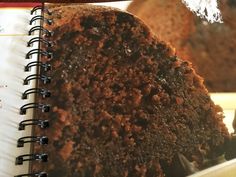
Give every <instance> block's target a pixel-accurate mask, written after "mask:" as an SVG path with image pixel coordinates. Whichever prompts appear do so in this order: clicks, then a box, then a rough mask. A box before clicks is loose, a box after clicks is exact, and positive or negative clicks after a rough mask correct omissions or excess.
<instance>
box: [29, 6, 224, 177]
mask: <svg viewBox="0 0 236 177" xmlns="http://www.w3.org/2000/svg"><path fill="white" fill-rule="evenodd" d="M46 7H48V8H49V10H50V11H52V15H51V16H48V18H52V19H53V24H52V25H45V28H47V29H49V30H51V31H53V32H54V35H53V36H52V37H49V38H48V39H47V40H51V41H53V42H54V45H53V47H52V48H51V49H47V50H51V51H52V52H53V59H52V60H51V61H50V63H51V64H52V66H53V69H52V71H51V73H45V74H50V75H51V77H52V81H51V83H50V84H49V85H48V86H46V87H47V88H48V89H49V90H51V92H52V96H51V98H50V99H48V100H41V99H40V98H38V100H39V101H40V102H46V103H49V104H51V105H52V111H51V112H50V113H40V112H37V116H38V117H43V118H45V119H49V120H50V124H51V127H50V128H49V129H48V130H45V131H44V132H42V130H38V129H36V130H35V133H36V134H44V135H47V136H48V137H49V141H50V143H49V145H48V146H44V147H42V146H38V145H35V146H34V152H47V153H48V154H49V162H48V163H45V164H43V163H33V164H32V166H33V169H34V171H41V170H42V171H47V172H48V174H49V177H92V176H96V177H121V176H122V177H162V176H167V177H169V176H185V175H187V174H189V173H192V172H193V171H191V170H190V172H189V169H185V170H183V169H182V170H178V171H177V172H176V171H175V170H174V169H176V168H177V167H178V166H179V163H178V159H183V158H184V159H187V160H188V161H191V162H194V163H195V164H196V168H197V169H203V168H204V167H205V165H206V164H204V160H205V159H210V160H212V159H215V158H216V157H218V156H219V155H222V154H223V146H224V142H225V141H226V140H227V139H228V133H227V129H226V127H225V125H224V124H223V122H222V119H223V115H222V109H221V108H220V107H218V106H215V105H214V103H213V102H212V101H211V99H210V97H209V95H208V93H207V90H206V88H205V87H204V85H203V83H202V82H203V81H202V78H201V77H199V76H198V75H197V74H196V73H195V71H194V70H193V69H192V67H191V64H190V63H188V62H187V61H182V60H181V59H179V58H177V57H176V56H175V55H174V52H173V51H172V49H171V48H170V47H168V46H167V45H166V44H165V43H163V42H161V41H160V40H159V39H158V38H156V37H155V36H154V35H153V34H152V33H151V32H150V31H149V29H148V28H147V27H146V26H145V25H144V24H143V22H141V21H140V20H139V19H137V18H136V17H134V16H133V15H131V14H128V13H125V12H121V11H119V10H116V9H112V8H105V7H96V6H91V5H71V6H53V5H46ZM46 17H47V16H46ZM42 60H46V59H45V58H43V59H42ZM39 86H40V87H45V86H44V85H42V84H40V85H39ZM173 173H174V174H173Z"/></svg>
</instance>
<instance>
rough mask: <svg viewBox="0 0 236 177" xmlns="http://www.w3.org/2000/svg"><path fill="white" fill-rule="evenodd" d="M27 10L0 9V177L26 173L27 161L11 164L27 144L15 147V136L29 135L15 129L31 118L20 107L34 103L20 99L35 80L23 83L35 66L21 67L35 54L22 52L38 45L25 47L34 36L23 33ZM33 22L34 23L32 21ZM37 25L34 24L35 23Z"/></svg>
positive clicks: (28, 151) (31, 98)
mask: <svg viewBox="0 0 236 177" xmlns="http://www.w3.org/2000/svg"><path fill="white" fill-rule="evenodd" d="M31 18H32V16H31V15H30V10H27V9H9V8H5V9H0V115H1V116H0V177H13V176H15V175H19V174H22V173H23V174H24V173H27V172H28V168H29V164H28V163H24V165H18V166H16V165H15V159H16V157H17V156H19V155H23V154H29V153H30V146H29V143H27V144H26V145H25V147H23V148H17V147H16V146H17V139H19V138H20V137H24V136H29V135H31V128H30V127H28V128H27V129H26V130H25V131H18V124H19V122H20V121H22V120H25V119H32V113H33V111H32V109H31V110H28V111H27V114H26V115H20V114H19V110H20V107H21V106H23V105H24V104H26V103H29V102H34V100H33V95H31V96H30V97H29V99H27V100H22V99H21V95H22V93H23V92H24V91H25V90H26V89H29V88H32V87H35V82H32V81H30V84H29V85H27V86H25V85H23V80H24V79H25V78H26V77H27V76H28V75H30V74H34V73H36V70H35V68H33V69H32V70H31V71H30V72H27V73H26V72H24V66H25V65H27V63H29V62H31V61H36V60H37V56H36V55H34V56H33V57H32V58H31V59H25V55H26V53H27V52H28V51H29V50H31V49H33V48H38V44H35V45H34V46H33V47H27V46H26V44H27V41H28V40H29V39H30V38H32V37H36V35H38V34H35V35H34V36H31V37H29V36H27V33H28V29H29V28H30V27H32V26H30V25H29V19H31ZM34 25H35V24H34ZM37 25H38V24H37Z"/></svg>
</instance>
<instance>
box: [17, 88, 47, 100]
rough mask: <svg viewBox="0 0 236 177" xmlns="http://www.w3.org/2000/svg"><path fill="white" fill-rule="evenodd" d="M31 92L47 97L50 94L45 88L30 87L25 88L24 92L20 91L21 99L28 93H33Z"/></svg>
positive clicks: (25, 97)
mask: <svg viewBox="0 0 236 177" xmlns="http://www.w3.org/2000/svg"><path fill="white" fill-rule="evenodd" d="M33 93H38V94H40V95H41V96H42V98H48V97H50V96H51V92H50V91H49V90H46V89H41V88H31V89H28V90H26V91H25V92H24V93H22V97H21V98H22V99H23V100H25V99H27V97H28V95H30V94H33Z"/></svg>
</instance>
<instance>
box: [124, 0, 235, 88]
mask: <svg viewBox="0 0 236 177" xmlns="http://www.w3.org/2000/svg"><path fill="white" fill-rule="evenodd" d="M235 4H236V3H235V0H222V1H219V5H220V6H219V8H220V10H221V12H222V16H223V21H224V23H214V24H210V23H208V22H206V21H203V20H202V19H200V18H199V17H197V16H195V15H194V14H192V13H191V12H190V11H189V9H188V8H187V7H186V6H185V5H184V4H183V3H182V1H181V0H147V1H145V2H143V3H142V5H140V1H139V0H134V1H133V2H132V3H131V4H130V6H129V7H128V11H129V12H131V13H133V14H135V15H137V16H138V17H139V18H141V19H142V20H143V21H144V22H145V23H146V24H147V25H148V26H149V27H150V28H151V29H152V30H153V32H154V33H155V34H156V35H157V36H159V37H160V38H161V39H162V40H164V41H166V42H168V43H170V44H171V45H172V46H173V47H174V48H175V49H176V54H177V56H179V57H181V58H183V59H185V60H188V61H190V62H192V63H193V67H194V68H195V69H196V71H197V72H198V73H199V74H200V75H201V76H202V77H203V78H204V80H205V84H206V87H207V89H208V90H209V91H210V92H234V91H235V90H236V82H235V77H236V67H235V64H236V59H235V58H236V50H234V46H236V19H235V18H236V8H235V7H236V5H235Z"/></svg>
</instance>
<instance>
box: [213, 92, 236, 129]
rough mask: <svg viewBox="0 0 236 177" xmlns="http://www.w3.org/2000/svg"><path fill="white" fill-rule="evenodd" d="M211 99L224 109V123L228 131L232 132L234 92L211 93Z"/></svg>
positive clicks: (235, 100) (235, 106)
mask: <svg viewBox="0 0 236 177" xmlns="http://www.w3.org/2000/svg"><path fill="white" fill-rule="evenodd" d="M210 95H211V99H212V100H213V101H214V103H215V104H217V105H220V106H221V107H222V108H223V110H224V115H225V119H224V123H225V124H226V126H227V128H228V130H229V132H230V133H233V132H234V130H233V127H232V122H233V119H234V116H235V111H236V93H211V94H210Z"/></svg>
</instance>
